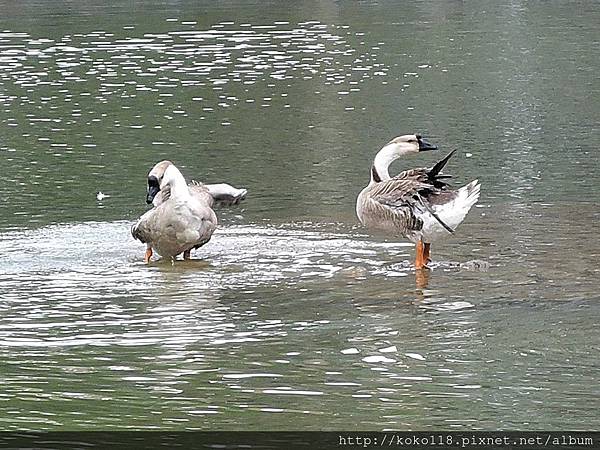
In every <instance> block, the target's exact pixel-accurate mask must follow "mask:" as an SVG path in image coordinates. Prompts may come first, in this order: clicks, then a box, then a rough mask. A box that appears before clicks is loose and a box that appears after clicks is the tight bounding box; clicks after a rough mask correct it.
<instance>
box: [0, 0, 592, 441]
mask: <svg viewBox="0 0 600 450" xmlns="http://www.w3.org/2000/svg"><path fill="white" fill-rule="evenodd" d="M57 5H58V3H54V2H43V3H39V2H34V1H25V2H20V3H19V4H15V5H12V6H11V7H10V8H8V10H7V12H5V13H3V17H2V18H0V67H2V70H1V71H0V124H1V127H2V133H1V134H0V158H2V162H3V169H4V170H3V172H4V180H3V183H0V198H2V201H1V202H0V253H1V254H2V255H3V256H2V259H0V292H2V295H1V296H0V383H1V386H2V389H1V390H0V400H2V405H3V408H2V412H0V429H6V430H63V429H66V430H71V429H153V428H167V429H241V430H246V429H248V430H253V429H256V430H270V429H305V428H310V429H376V430H377V429H420V430H426V429H440V428H443V429H498V428H501V429H517V428H518V429H531V430H539V429H552V428H561V429H568V428H570V429H591V428H594V427H595V426H596V425H597V418H596V415H597V414H596V412H597V410H598V407H599V406H600V404H599V402H598V398H600V396H599V395H598V394H599V391H598V387H597V386H598V381H599V380H598V373H599V369H600V365H599V363H598V350H599V348H600V340H599V339H598V338H599V331H598V329H599V327H598V320H597V317H598V313H599V312H600V311H599V306H598V299H599V294H598V275H599V271H600V268H599V266H598V262H597V261H598V256H600V244H599V243H598V241H597V239H595V238H594V237H593V235H591V233H593V230H595V228H596V224H597V223H598V219H599V218H600V210H599V209H598V206H597V202H596V201H595V199H596V198H597V197H598V194H599V191H600V189H599V187H600V182H599V175H598V173H599V170H598V169H599V167H598V162H597V158H595V156H594V155H595V151H596V148H597V147H598V145H599V144H600V142H599V139H598V133H597V123H598V109H597V108H598V107H597V104H598V84H597V75H596V73H597V71H598V51H597V46H596V45H595V42H597V39H596V35H597V32H596V31H595V30H596V24H597V23H598V13H597V11H595V10H593V8H592V7H591V6H590V5H589V4H588V3H586V2H576V5H577V7H574V5H570V6H569V5H557V4H539V5H532V4H529V3H523V4H521V3H514V2H512V3H498V2H483V3H478V4H477V5H464V4H462V3H443V4H439V3H436V2H414V3H411V4H410V5H409V6H408V7H407V8H405V9H404V10H403V11H399V10H398V7H397V5H396V4H395V3H392V2H390V3H388V2H379V3H377V4H348V5H343V4H331V5H329V4H319V5H318V7H316V8H315V5H314V4H312V3H310V4H309V3H302V2H301V3H299V4H298V7H295V8H293V9H290V8H288V7H284V6H283V5H280V6H278V5H272V8H269V10H264V8H258V7H257V5H258V4H254V3H252V2H244V3H241V2H240V3H237V2H220V3H218V4H214V3H212V2H209V3H206V4H198V3H197V2H189V3H188V2H178V3H177V4H176V5H174V4H173V5H164V4H162V3H156V4H152V3H145V4H144V5H139V7H137V8H136V9H135V10H134V11H132V10H129V9H128V8H129V7H130V5H129V4H128V3H125V2H123V3H115V4H114V5H113V6H110V7H93V6H91V5H86V4H84V5H82V4H70V3H69V4H68V6H65V5H63V4H62V3H61V4H60V5H62V6H61V8H62V9H61V8H58V7H56V6H57ZM65 8H66V9H65ZM58 11H60V13H59V12H58ZM474 19H476V20H474ZM413 131H419V132H421V133H423V134H424V135H425V136H426V137H427V138H428V139H429V140H431V141H432V142H434V143H436V144H438V145H439V146H440V148H441V152H438V153H437V154H433V153H431V154H428V155H423V156H422V157H421V156H419V157H418V158H414V159H413V160H411V161H402V162H399V163H398V164H396V165H395V166H394V169H395V170H400V169H401V167H402V164H407V165H415V166H418V165H429V164H431V163H432V161H434V160H435V159H436V158H439V157H441V156H442V155H443V154H444V152H446V151H449V150H451V149H453V148H459V150H460V151H459V152H458V154H457V155H456V156H455V157H454V158H453V160H451V162H450V164H449V167H448V171H449V172H450V173H452V174H453V175H454V176H455V178H456V183H457V184H458V183H466V182H468V181H470V180H471V179H472V178H475V177H477V178H479V179H480V180H481V181H482V185H483V188H482V196H481V200H480V203H479V204H478V205H477V207H476V208H474V209H473V210H472V211H471V212H470V214H469V216H468V217H467V219H466V221H465V223H464V224H463V225H461V227H460V228H459V230H458V232H457V235H456V236H455V237H453V238H451V239H449V240H448V241H446V242H443V243H440V244H439V245H434V246H433V248H432V251H433V258H434V262H433V264H432V270H431V271H430V272H427V273H425V274H415V272H414V270H412V268H411V260H412V258H413V248H412V245H410V244H409V243H408V242H403V241H401V242H393V241H389V240H386V239H384V238H382V237H380V236H370V235H369V234H367V233H366V232H365V230H363V229H361V228H360V227H358V225H357V223H356V219H355V217H354V201H355V198H356V195H357V193H358V192H359V191H360V189H361V188H362V187H363V185H364V184H366V182H367V181H368V166H369V163H370V159H371V158H372V157H373V155H374V153H375V152H376V151H377V149H378V148H379V147H380V146H381V145H382V144H384V143H385V142H387V140H389V139H390V138H391V137H393V136H395V135H398V134H403V133H407V132H413ZM163 158H169V159H172V160H173V161H175V163H176V164H177V165H178V166H179V167H181V169H182V171H183V172H184V174H185V175H186V176H187V177H188V178H190V179H192V178H193V179H197V180H200V181H205V182H220V181H227V182H230V183H232V184H234V185H237V186H243V187H246V188H247V189H248V190H249V195H248V198H247V200H246V201H245V202H244V203H242V205H240V206H238V207H234V208H228V209H220V210H218V211H217V212H218V215H219V220H220V228H219V229H218V231H217V233H216V234H215V235H214V237H213V239H212V240H211V241H210V243H208V244H207V245H206V246H205V247H203V248H201V249H199V250H197V251H196V252H195V253H194V255H193V256H194V260H192V261H176V262H175V263H171V262H170V261H155V262H153V263H151V264H150V265H148V266H147V265H145V264H143V262H142V258H143V252H144V246H143V245H142V244H141V243H139V242H137V241H134V240H133V239H132V238H131V237H130V234H129V227H130V226H131V224H132V223H133V221H134V220H135V219H136V218H137V217H139V215H140V214H142V213H143V212H144V210H145V208H146V205H145V204H144V198H145V195H144V194H145V176H146V173H147V170H148V169H149V168H150V167H151V166H152V165H153V164H154V163H155V162H156V161H158V160H160V159H163ZM98 191H102V192H104V193H106V194H108V195H109V197H106V198H105V199H103V200H102V201H98V200H96V192H98ZM565 411H568V412H569V414H568V415H565Z"/></svg>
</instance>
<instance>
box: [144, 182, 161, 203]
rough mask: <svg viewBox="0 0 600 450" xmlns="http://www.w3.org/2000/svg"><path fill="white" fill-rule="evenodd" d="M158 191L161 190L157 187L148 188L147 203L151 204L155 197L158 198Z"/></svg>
mask: <svg viewBox="0 0 600 450" xmlns="http://www.w3.org/2000/svg"><path fill="white" fill-rule="evenodd" d="M158 191H160V189H158V188H157V187H155V186H152V187H150V186H149V187H148V195H146V203H148V204H151V203H152V201H153V200H154V197H156V194H158Z"/></svg>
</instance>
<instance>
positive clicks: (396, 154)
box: [371, 134, 437, 182]
mask: <svg viewBox="0 0 600 450" xmlns="http://www.w3.org/2000/svg"><path fill="white" fill-rule="evenodd" d="M436 149H437V146H435V145H433V144H431V143H429V142H427V141H426V140H425V139H423V137H422V136H421V135H419V134H405V135H403V136H398V137H395V138H394V139H392V140H391V141H390V142H388V143H387V144H385V145H384V146H383V148H382V149H381V150H379V152H378V153H377V155H376V156H375V160H374V161H373V167H372V168H371V182H379V181H382V180H383V181H385V180H389V179H390V175H389V172H388V169H389V167H390V164H391V163H392V162H394V161H395V160H396V159H398V158H400V157H401V156H404V155H410V154H415V153H419V152H424V151H427V150H436Z"/></svg>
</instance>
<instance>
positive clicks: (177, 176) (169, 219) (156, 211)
mask: <svg viewBox="0 0 600 450" xmlns="http://www.w3.org/2000/svg"><path fill="white" fill-rule="evenodd" d="M151 177H154V178H155V179H156V180H157V183H158V184H159V186H160V190H159V191H152V193H150V190H149V195H153V198H148V201H151V202H153V203H154V204H155V206H154V207H153V208H152V209H151V210H149V211H147V212H146V213H145V214H143V215H142V216H141V217H140V219H139V220H138V221H137V223H136V224H135V225H133V226H132V227H131V235H132V236H133V237H134V238H135V239H138V240H139V241H141V242H143V243H145V244H146V246H147V248H148V250H147V252H149V253H150V255H151V254H152V249H153V250H155V251H156V252H157V253H158V254H160V255H161V256H164V257H171V258H174V257H176V256H177V255H179V254H180V253H184V256H185V254H186V253H188V254H189V251H190V250H192V249H195V248H198V247H201V246H202V245H204V244H206V243H207V242H208V241H209V240H210V238H211V237H212V234H213V232H214V231H215V229H216V227H217V216H216V214H215V212H214V211H213V210H212V205H213V203H214V198H213V197H212V196H211V194H210V192H209V191H208V189H207V188H206V187H205V186H204V185H202V184H198V183H194V184H192V185H189V186H188V185H187V184H186V182H185V179H184V178H183V175H181V173H180V172H179V170H178V169H177V168H176V167H175V166H174V165H173V164H172V163H170V162H169V161H163V162H161V163H159V164H157V165H156V166H155V167H154V168H153V169H152V170H151V171H150V174H149V179H150V178H151ZM148 259H149V256H148Z"/></svg>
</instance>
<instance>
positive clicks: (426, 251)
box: [423, 243, 431, 265]
mask: <svg viewBox="0 0 600 450" xmlns="http://www.w3.org/2000/svg"><path fill="white" fill-rule="evenodd" d="M430 250H431V244H428V243H425V244H423V261H424V262H425V265H427V264H429V263H430V262H431V258H430V254H431V251H430Z"/></svg>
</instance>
